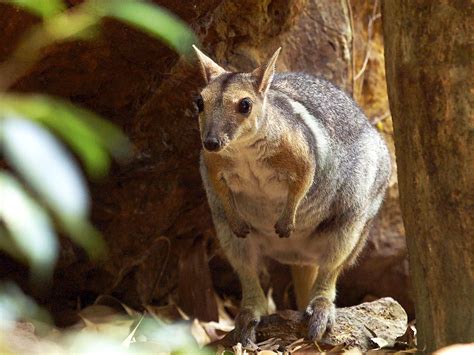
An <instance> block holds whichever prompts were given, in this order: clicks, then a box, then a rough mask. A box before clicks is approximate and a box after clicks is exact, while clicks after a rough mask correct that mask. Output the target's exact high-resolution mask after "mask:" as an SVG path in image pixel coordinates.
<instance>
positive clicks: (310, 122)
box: [288, 98, 329, 167]
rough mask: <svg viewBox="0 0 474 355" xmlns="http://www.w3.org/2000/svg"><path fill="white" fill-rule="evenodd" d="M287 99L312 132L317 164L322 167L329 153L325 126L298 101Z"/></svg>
mask: <svg viewBox="0 0 474 355" xmlns="http://www.w3.org/2000/svg"><path fill="white" fill-rule="evenodd" d="M288 100H289V102H290V105H291V107H292V108H293V111H294V112H295V113H297V114H298V115H300V117H301V118H302V119H303V121H304V124H305V125H306V126H307V127H308V128H309V130H310V131H311V133H312V134H313V136H314V140H315V141H316V148H317V150H318V156H317V160H318V165H319V166H320V167H323V166H324V164H325V163H326V160H327V157H328V154H329V137H328V134H327V132H326V131H325V128H324V127H323V126H322V124H321V123H320V122H318V120H317V119H316V118H315V117H314V116H313V115H311V114H310V113H309V112H308V110H307V109H306V107H304V106H303V105H302V104H300V103H299V102H298V101H294V100H292V99H290V98H288Z"/></svg>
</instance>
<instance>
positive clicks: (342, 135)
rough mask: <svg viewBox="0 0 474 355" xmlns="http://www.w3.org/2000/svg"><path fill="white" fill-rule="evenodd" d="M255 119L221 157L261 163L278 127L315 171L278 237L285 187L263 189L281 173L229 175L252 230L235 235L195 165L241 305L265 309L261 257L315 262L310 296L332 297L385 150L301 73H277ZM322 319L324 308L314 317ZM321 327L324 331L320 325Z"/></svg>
mask: <svg viewBox="0 0 474 355" xmlns="http://www.w3.org/2000/svg"><path fill="white" fill-rule="evenodd" d="M226 75H228V74H226ZM238 77H239V76H228V77H227V79H228V80H223V81H224V82H225V86H226V88H227V87H229V86H232V85H239V82H238ZM226 88H223V90H225V89H226ZM258 119H259V121H260V123H259V127H260V128H259V131H258V132H257V133H256V134H255V139H251V140H250V141H249V142H248V144H246V146H245V147H243V148H242V146H239V148H238V149H237V148H235V149H233V148H232V147H230V148H229V149H227V150H226V151H225V152H224V153H223V154H228V155H229V156H235V157H237V158H236V159H247V160H248V161H250V163H252V161H251V160H252V159H254V160H255V161H256V165H255V166H261V165H264V164H265V147H266V145H271V144H272V142H273V140H274V139H275V137H276V136H278V134H280V133H281V132H282V131H285V130H290V129H291V130H298V131H300V132H301V133H302V137H304V139H306V140H307V142H308V144H309V146H310V148H311V150H310V151H311V154H312V155H313V157H312V158H313V159H314V161H315V162H316V170H315V173H314V178H313V184H312V186H311V188H310V189H309V191H308V192H307V194H306V196H305V198H304V199H303V201H302V202H301V204H300V205H299V208H298V210H297V217H296V229H295V231H294V232H293V234H292V235H291V237H290V238H285V239H280V238H278V236H277V235H276V234H275V232H274V229H273V226H274V224H275V221H276V220H277V219H278V216H279V215H280V213H281V211H282V210H283V208H284V198H283V197H284V195H285V192H284V191H283V192H282V194H281V195H282V197H281V198H280V197H278V196H273V197H271V196H270V194H269V192H268V191H266V190H265V189H267V188H268V186H270V185H271V184H274V186H275V187H274V188H273V187H272V188H271V189H278V188H279V186H283V185H281V184H280V182H282V183H284V178H283V177H281V176H280V175H279V172H278V171H275V172H273V173H271V174H270V175H269V176H267V175H265V178H260V175H259V174H260V172H256V171H253V172H252V174H254V180H255V182H253V183H252V182H249V181H247V180H245V178H244V177H241V176H240V177H239V172H238V171H235V172H232V174H233V175H227V177H229V176H234V175H235V176H236V179H237V180H238V179H239V178H241V179H242V181H241V186H243V187H242V189H243V190H242V189H240V190H239V191H237V190H236V191H234V195H233V196H234V200H235V203H236V206H237V208H238V211H239V213H240V214H241V215H242V217H243V219H244V220H245V221H246V222H247V223H248V224H249V225H250V226H251V228H252V230H251V232H250V234H249V235H248V236H247V238H245V239H239V238H237V237H235V236H234V235H233V234H232V232H231V230H230V227H229V225H228V223H227V220H226V216H225V213H224V211H223V208H222V205H221V202H220V201H219V199H218V198H217V196H216V194H215V192H214V191H213V187H212V185H211V184H210V183H209V180H208V173H207V168H206V165H205V163H204V161H203V159H201V164H200V170H201V174H202V179H203V182H204V186H205V189H206V192H207V197H208V200H209V205H210V207H211V211H212V216H213V221H214V224H215V228H216V232H217V236H218V238H219V240H220V243H221V246H222V248H223V250H224V251H225V253H226V254H227V256H228V258H229V260H230V262H231V264H232V266H233V267H234V269H235V270H236V271H237V273H238V274H239V277H240V279H241V282H242V286H243V288H244V300H243V303H244V304H243V307H244V308H245V307H247V306H248V307H254V308H255V307H257V308H258V307H263V306H262V302H265V300H264V299H263V300H262V297H263V292H262V291H261V288H260V286H259V283H258V271H259V269H260V266H261V264H260V261H261V260H262V259H263V258H264V257H269V258H273V259H275V260H277V261H280V262H282V263H286V264H300V265H316V264H317V265H319V268H320V275H319V276H318V279H317V281H316V284H315V285H314V289H313V292H312V294H313V296H314V300H319V299H320V298H321V297H324V298H325V299H328V300H329V301H330V302H333V301H334V297H335V290H333V288H334V287H333V286H331V285H330V284H332V283H334V284H335V279H336V278H337V274H338V273H339V272H340V270H341V269H342V268H344V267H345V266H346V265H347V264H348V263H351V262H353V260H355V259H356V256H357V254H358V253H359V251H360V250H361V249H362V247H363V245H364V241H365V237H366V235H367V233H368V226H369V225H370V222H371V221H372V219H373V218H374V217H375V215H376V213H377V211H378V210H379V208H380V205H381V203H382V200H383V196H384V194H385V190H386V188H387V185H388V181H389V177H390V172H391V167H390V157H389V153H388V150H387V147H386V145H385V143H384V141H383V139H382V138H381V136H380V135H379V133H378V132H377V131H376V130H375V129H374V128H373V127H372V126H371V125H370V124H369V123H368V121H367V119H366V117H365V115H364V114H363V112H362V111H361V110H360V109H359V107H358V106H357V105H356V104H355V103H354V101H353V100H352V99H351V98H350V97H349V96H348V95H347V94H345V93H344V92H343V91H341V90H340V89H338V88H337V87H335V86H334V85H332V84H331V83H329V82H328V81H325V80H322V79H319V78H316V77H313V76H310V75H307V74H301V73H282V74H275V75H274V77H273V81H272V83H271V86H270V88H269V90H268V92H267V94H266V104H265V107H264V110H263V112H262V114H261V115H260V117H259V118H258ZM308 120H314V121H308ZM308 123H309V124H308ZM315 128H316V129H315ZM242 149H245V151H243V150H242ZM241 156H242V157H241ZM246 162H247V161H246ZM247 163H248V162H247ZM249 166H251V164H249ZM249 169H251V168H249ZM266 173H267V171H266ZM262 176H264V175H262ZM224 178H226V176H224ZM250 185H252V186H250ZM246 186H249V187H248V189H249V190H248V191H246V190H245V189H246ZM259 186H260V187H261V191H260V190H259ZM272 186H273V185H272ZM269 191H270V190H269ZM272 191H273V190H272ZM260 192H261V193H260ZM326 284H327V285H328V286H326ZM245 288H247V291H246V290H245ZM245 294H246V295H245ZM249 294H250V295H249ZM315 302H316V301H314V302H313V303H310V306H309V307H310V308H311V307H312V305H313V306H314V305H315V304H316V303H315ZM250 303H251V304H250ZM249 304H250V305H249ZM316 311H317V310H315V312H316ZM309 312H310V313H311V312H312V311H311V310H310V311H309ZM257 313H258V314H261V313H264V311H259V312H257ZM328 317H329V316H328V314H326V313H325V314H322V315H321V316H319V315H318V316H317V317H316V316H313V318H314V319H328ZM329 318H330V317H329ZM320 327H321V325H320V324H319V325H317V326H313V328H314V329H319V328H320ZM322 327H323V328H324V329H325V327H326V325H325V324H323V325H322ZM313 328H312V329H313ZM324 329H323V331H324ZM320 335H321V334H317V335H316V337H319V336H320ZM246 336H248V334H245V332H244V333H243V334H241V337H242V338H243V339H244V340H243V341H245V337H246Z"/></svg>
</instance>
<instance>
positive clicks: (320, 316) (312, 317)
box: [306, 296, 336, 340]
mask: <svg viewBox="0 0 474 355" xmlns="http://www.w3.org/2000/svg"><path fill="white" fill-rule="evenodd" d="M306 314H307V315H308V316H309V322H308V338H309V339H311V340H320V339H321V338H322V337H323V335H324V333H325V332H326V330H331V328H332V327H333V326H334V323H335V319H336V307H335V306H334V303H333V302H331V301H330V300H328V299H327V298H325V297H322V296H320V297H316V298H314V299H313V300H312V301H311V302H310V304H309V306H308V308H306Z"/></svg>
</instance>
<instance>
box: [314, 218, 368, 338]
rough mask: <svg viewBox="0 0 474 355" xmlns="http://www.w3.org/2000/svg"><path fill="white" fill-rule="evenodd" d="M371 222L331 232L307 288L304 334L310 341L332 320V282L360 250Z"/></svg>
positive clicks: (334, 281)
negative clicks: (332, 236)
mask: <svg viewBox="0 0 474 355" xmlns="http://www.w3.org/2000/svg"><path fill="white" fill-rule="evenodd" d="M370 225H371V221H370V220H369V221H367V222H366V223H364V224H355V225H353V226H345V228H341V229H340V232H339V235H334V238H332V239H331V241H332V242H331V245H330V247H329V248H328V250H327V251H328V253H327V254H326V257H325V260H324V262H322V263H321V265H320V267H319V270H318V275H317V278H316V281H315V283H314V285H313V288H312V290H311V293H310V294H311V300H310V302H309V304H308V307H307V308H306V313H307V314H308V315H309V316H310V319H309V323H308V337H309V338H310V339H312V340H319V339H321V338H322V336H323V334H324V333H325V331H326V330H329V329H331V327H332V326H333V325H334V322H335V315H336V307H335V305H334V300H335V298H336V282H337V278H338V276H339V274H340V273H341V271H342V270H343V269H344V267H346V266H348V265H350V264H352V263H353V262H354V260H355V259H356V258H357V255H358V254H359V252H360V251H361V250H362V248H363V246H364V244H365V241H366V239H367V234H368V232H369V229H370Z"/></svg>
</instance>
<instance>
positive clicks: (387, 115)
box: [370, 111, 390, 126]
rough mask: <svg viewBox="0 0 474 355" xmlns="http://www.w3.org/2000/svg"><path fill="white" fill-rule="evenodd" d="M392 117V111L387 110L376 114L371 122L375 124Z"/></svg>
mask: <svg viewBox="0 0 474 355" xmlns="http://www.w3.org/2000/svg"><path fill="white" fill-rule="evenodd" d="M389 117H390V111H387V112H385V113H384V114H383V115H380V116H375V117H374V118H373V119H372V120H371V121H370V124H371V125H372V126H375V125H376V124H377V123H379V122H382V121H384V120H386V119H387V118H389Z"/></svg>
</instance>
